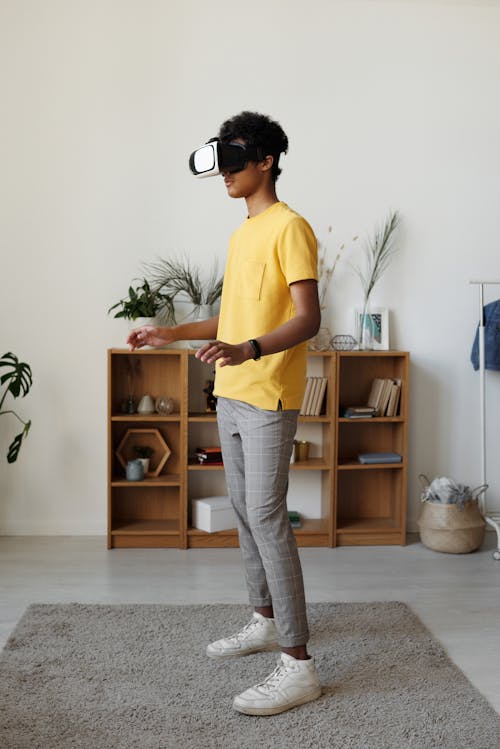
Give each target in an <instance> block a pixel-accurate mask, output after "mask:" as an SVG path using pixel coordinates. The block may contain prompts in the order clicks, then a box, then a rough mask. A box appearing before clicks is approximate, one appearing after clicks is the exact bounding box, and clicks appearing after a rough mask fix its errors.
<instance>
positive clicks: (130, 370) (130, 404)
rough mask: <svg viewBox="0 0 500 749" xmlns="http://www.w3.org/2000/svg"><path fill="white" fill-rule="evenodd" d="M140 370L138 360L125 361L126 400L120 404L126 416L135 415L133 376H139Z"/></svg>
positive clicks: (135, 403)
mask: <svg viewBox="0 0 500 749" xmlns="http://www.w3.org/2000/svg"><path fill="white" fill-rule="evenodd" d="M140 368H141V365H140V361H139V359H137V358H135V357H134V360H133V361H132V359H126V360H125V369H126V373H127V393H128V396H127V398H126V399H125V400H124V401H123V402H122V412H123V413H126V414H135V413H137V402H136V400H135V397H134V381H135V376H136V375H137V374H139V370H140Z"/></svg>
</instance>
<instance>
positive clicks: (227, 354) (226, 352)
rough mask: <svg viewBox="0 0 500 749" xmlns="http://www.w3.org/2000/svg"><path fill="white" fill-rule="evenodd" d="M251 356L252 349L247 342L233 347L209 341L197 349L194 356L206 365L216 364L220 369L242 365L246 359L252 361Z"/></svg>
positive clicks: (229, 344) (222, 342)
mask: <svg viewBox="0 0 500 749" xmlns="http://www.w3.org/2000/svg"><path fill="white" fill-rule="evenodd" d="M252 354H253V349H252V346H251V345H250V343H249V342H248V341H245V342H244V343H238V344H235V345H233V344H231V343H224V341H210V342H209V343H205V345H204V346H202V347H201V348H200V349H198V351H197V352H196V354H195V356H196V358H197V359H201V361H203V362H206V363H207V364H212V363H213V362H218V364H219V366H220V367H225V366H229V367H234V366H235V365H236V364H243V362H245V361H247V360H248V359H252V358H253V356H252Z"/></svg>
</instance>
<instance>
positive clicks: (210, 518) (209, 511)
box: [192, 497, 236, 533]
mask: <svg viewBox="0 0 500 749" xmlns="http://www.w3.org/2000/svg"><path fill="white" fill-rule="evenodd" d="M192 509H193V517H192V522H193V528H198V529H199V530H201V531H207V532H208V533H215V531H226V530H229V529H230V528H236V513H235V511H234V510H233V506H232V504H231V500H230V499H229V497H206V498H205V499H193V500H192Z"/></svg>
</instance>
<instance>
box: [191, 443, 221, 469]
mask: <svg viewBox="0 0 500 749" xmlns="http://www.w3.org/2000/svg"><path fill="white" fill-rule="evenodd" d="M195 454H196V458H197V460H198V463H202V464H204V465H208V464H210V465H222V451H221V448H220V447H197V448H196V451H195Z"/></svg>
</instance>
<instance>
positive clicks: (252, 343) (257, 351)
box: [248, 338, 262, 361]
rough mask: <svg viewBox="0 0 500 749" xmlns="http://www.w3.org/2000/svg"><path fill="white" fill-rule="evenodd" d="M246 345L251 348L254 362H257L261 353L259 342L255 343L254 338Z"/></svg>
mask: <svg viewBox="0 0 500 749" xmlns="http://www.w3.org/2000/svg"><path fill="white" fill-rule="evenodd" d="M248 343H249V344H250V346H251V347H252V348H253V354H254V356H253V358H254V361H259V359H260V357H261V356H262V351H261V348H260V344H259V342H258V341H256V340H255V338H250V340H249V341H248Z"/></svg>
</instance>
